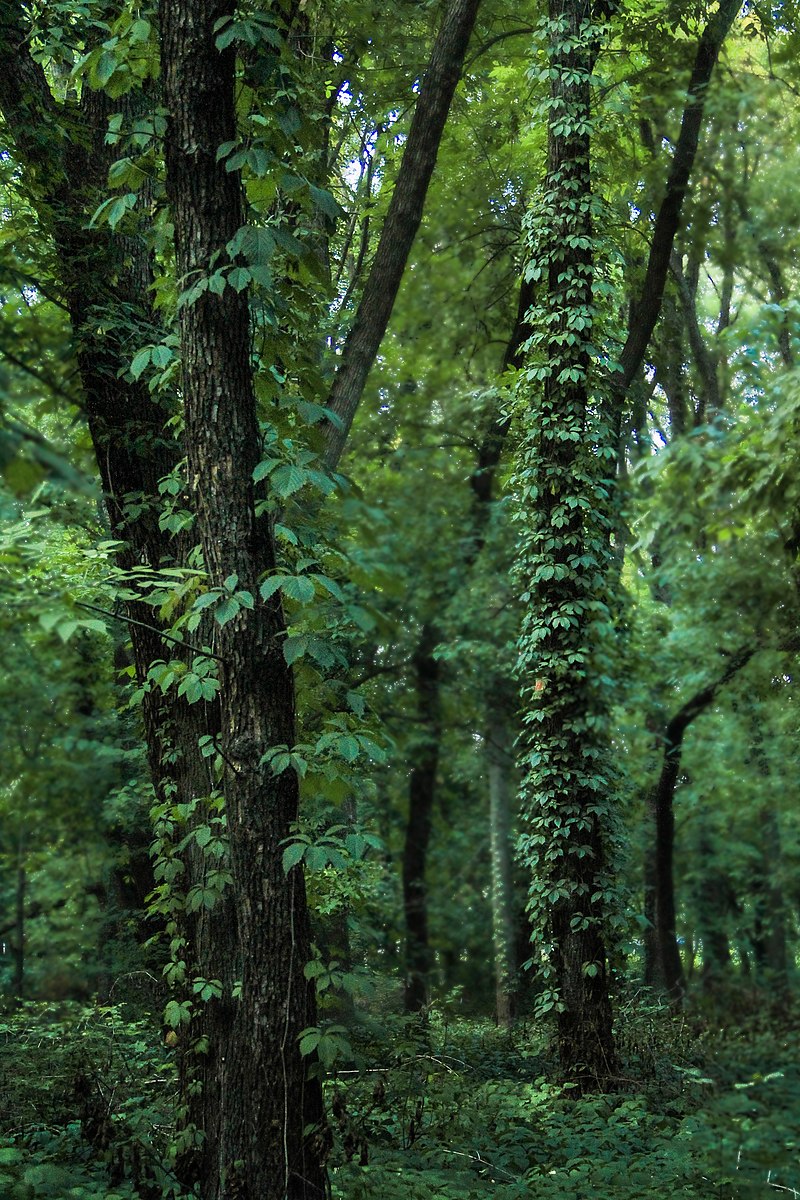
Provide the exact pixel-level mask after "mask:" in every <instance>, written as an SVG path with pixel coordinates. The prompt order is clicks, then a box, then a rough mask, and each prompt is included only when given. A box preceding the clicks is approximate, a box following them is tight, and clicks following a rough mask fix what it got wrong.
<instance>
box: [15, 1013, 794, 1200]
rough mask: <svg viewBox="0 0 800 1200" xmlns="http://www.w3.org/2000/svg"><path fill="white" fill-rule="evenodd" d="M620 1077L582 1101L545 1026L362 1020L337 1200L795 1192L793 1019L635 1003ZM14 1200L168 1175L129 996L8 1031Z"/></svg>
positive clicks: (154, 1058)
mask: <svg viewBox="0 0 800 1200" xmlns="http://www.w3.org/2000/svg"><path fill="white" fill-rule="evenodd" d="M618 1025H619V1030H620V1035H621V1041H622V1045H623V1049H624V1050H625V1054H626V1059H625V1067H624V1071H625V1075H624V1077H623V1078H622V1079H621V1080H620V1085H619V1091H618V1092H617V1093H615V1094H612V1095H606V1096H598V1097H585V1098H583V1099H580V1100H577V1101H576V1100H574V1099H571V1098H570V1096H569V1094H568V1093H565V1092H564V1091H562V1090H560V1089H559V1088H558V1087H557V1086H556V1085H555V1084H553V1083H552V1082H551V1076H550V1067H551V1062H550V1059H549V1057H548V1054H547V1052H546V1047H545V1044H544V1041H543V1039H542V1037H541V1036H540V1035H539V1034H538V1033H537V1031H536V1030H534V1029H532V1028H530V1027H525V1026H520V1027H519V1028H518V1030H517V1031H516V1032H515V1033H514V1034H513V1035H507V1034H504V1033H501V1032H500V1031H498V1030H496V1029H495V1028H494V1027H493V1026H491V1025H490V1024H488V1023H487V1022H478V1021H464V1020H463V1019H460V1018H448V1017H446V1016H445V1015H443V1014H441V1013H434V1014H432V1015H431V1017H430V1019H429V1021H428V1023H427V1025H425V1024H423V1023H419V1022H417V1023H413V1022H412V1023H409V1022H408V1020H406V1019H404V1018H399V1017H396V1018H395V1017H391V1016H389V1017H387V1018H383V1017H382V1018H381V1032H380V1036H376V1034H375V1031H374V1029H373V1028H372V1026H365V1027H364V1029H363V1031H362V1034H361V1037H360V1041H357V1042H356V1044H355V1049H354V1061H353V1063H352V1064H351V1065H350V1066H349V1067H347V1068H345V1069H342V1070H341V1071H339V1072H338V1074H337V1075H336V1077H335V1078H332V1079H331V1081H330V1082H329V1085H328V1087H329V1097H328V1099H329V1112H330V1114H331V1116H330V1120H331V1124H332V1126H333V1130H334V1134H335V1146H334V1151H333V1154H332V1158H331V1163H330V1166H331V1190H332V1195H333V1197H336V1198H339V1197H341V1198H342V1200H345V1198H346V1200H367V1198H371V1197H375V1200H378V1198H380V1200H394V1198H395V1197H396V1198H397V1200H462V1198H463V1200H466V1198H467V1197H481V1196H486V1197H489V1196H491V1197H495V1198H498V1200H515V1198H517V1197H527V1196H535V1197H536V1198H537V1200H593V1198H597V1200H610V1198H611V1200H641V1198H642V1197H648V1196H664V1195H667V1196H670V1197H697V1198H698V1200H699V1198H700V1197H702V1198H703V1200H706V1198H708V1197H718V1198H720V1200H748V1198H750V1197H754V1198H755V1197H758V1198H764V1200H767V1198H768V1197H771V1196H774V1197H784V1196H792V1195H797V1194H800V1021H798V1020H797V1019H796V1017H795V1018H791V1017H788V1016H785V1015H784V1016H783V1017H782V1018H781V1019H778V1018H776V1017H775V1016H774V1015H773V1016H771V1017H769V1018H767V1016H766V1015H761V1014H759V1013H758V1012H755V1013H754V1014H753V1015H751V1016H749V1017H748V1019H747V1021H746V1022H744V1021H743V1022H741V1023H737V1024H731V1023H728V1024H725V1025H724V1026H723V1025H722V1024H721V1023H720V1022H719V1021H717V1022H716V1023H713V1022H711V1020H710V1019H709V1018H707V1017H702V1016H700V1015H691V1016H687V1017H682V1018H670V1017H668V1016H667V1015H666V1014H665V1013H663V1012H659V1011H658V1010H656V1009H652V1008H647V1007H642V1006H638V1007H637V1008H636V1009H633V1010H630V1011H625V1012H623V1013H622V1014H621V1015H620V1017H619V1018H618ZM0 1037H2V1044H1V1045H0V1087H1V1088H2V1094H3V1096H4V1097H5V1098H6V1104H5V1106H4V1110H3V1115H2V1120H1V1122H0V1196H2V1197H3V1200H6V1198H8V1200H38V1198H40V1197H41V1198H50V1200H67V1198H68V1197H70V1198H71V1197H75V1198H76V1200H89V1198H99V1197H103V1198H104V1200H136V1198H139V1200H153V1198H160V1197H164V1196H172V1197H177V1196H179V1195H180V1192H179V1189H178V1187H177V1184H176V1183H175V1181H174V1178H173V1177H172V1175H171V1173H170V1160H171V1155H172V1153H173V1152H174V1141H173V1129H172V1126H171V1106H172V1100H173V1089H174V1079H175V1073H174V1063H173V1054H172V1052H171V1051H170V1050H169V1048H168V1047H167V1046H166V1045H165V1044H161V1043H160V1042H159V1040H158V1037H157V1035H156V1032H155V1029H154V1027H153V1023H152V1022H151V1021H149V1020H147V1019H146V1018H143V1017H141V1016H139V1017H138V1018H134V1017H132V1014H131V1013H130V1012H128V1011H126V1010H124V1009H123V1008H121V1007H110V1006H109V1007H98V1008H88V1007H82V1006H78V1005H63V1004H62V1005H59V1006H53V1005H26V1006H25V1007H24V1008H23V1009H22V1010H20V1011H18V1012H17V1013H14V1014H13V1015H6V1016H5V1018H4V1019H3V1020H2V1021H1V1022H0Z"/></svg>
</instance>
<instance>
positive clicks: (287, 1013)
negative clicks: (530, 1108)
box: [160, 0, 325, 1200]
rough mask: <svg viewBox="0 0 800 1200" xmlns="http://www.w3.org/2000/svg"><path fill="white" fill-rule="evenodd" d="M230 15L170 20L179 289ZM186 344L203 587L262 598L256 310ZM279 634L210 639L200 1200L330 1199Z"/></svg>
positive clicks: (167, 82)
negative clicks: (220, 985) (233, 989)
mask: <svg viewBox="0 0 800 1200" xmlns="http://www.w3.org/2000/svg"><path fill="white" fill-rule="evenodd" d="M228 11H229V9H228V8H226V6H225V4H224V3H222V2H221V0H162V3H161V5H160V18H161V33H162V70H163V80H164V97H165V102H166V107H167V111H168V114H169V115H168V125H167V137H166V165H167V193H168V196H169V199H170V203H171V208H172V214H173V220H174V225H175V249H176V259H177V270H178V278H179V279H181V280H182V281H184V283H185V282H186V281H192V280H193V279H196V278H197V277H198V276H197V272H203V273H205V272H208V271H209V269H210V267H211V264H212V261H213V259H214V256H215V255H219V254H220V253H223V254H224V247H225V246H226V244H227V243H228V242H229V241H230V240H231V239H232V238H233V236H234V235H235V234H236V232H237V231H238V230H239V228H240V227H241V226H242V225H243V223H244V217H243V204H242V196H241V185H240V181H239V179H238V177H237V176H236V174H235V173H232V172H228V171H226V170H225V165H224V163H222V164H219V163H217V158H216V151H217V147H218V146H220V145H221V144H222V143H223V142H230V141H232V140H235V138H236V136H237V131H236V116H235V104H234V66H235V61H234V54H233V51H232V50H225V51H222V52H220V51H218V50H217V48H216V44H215V32H214V25H215V22H216V21H218V20H219V19H220V18H221V17H222V16H224V15H225V14H226V13H227V12H228ZM180 331H181V348H182V368H183V395H184V412H185V425H186V435H185V437H186V448H187V453H188V463H189V486H190V490H191V494H192V499H193V502H194V511H195V513H196V515H197V531H198V534H199V537H200V540H201V544H202V550H203V557H204V561H205V567H206V570H207V573H208V578H209V583H210V585H211V586H212V587H222V586H223V584H224V581H225V580H226V579H230V578H231V577H232V576H235V577H236V581H237V582H236V587H237V588H238V589H240V590H244V591H247V592H249V593H250V595H251V596H252V597H258V594H259V592H258V585H259V582H260V580H261V578H262V576H263V574H264V573H265V572H269V571H270V570H272V569H273V568H274V566H275V545H274V541H273V535H272V529H271V526H270V524H269V521H268V519H267V518H266V517H262V518H257V517H256V514H255V497H254V485H253V471H254V469H255V467H256V465H257V464H258V462H259V459H260V456H261V455H260V435H259V429H258V423H257V418H256V401H255V393H254V387H253V378H252V368H251V363H250V324H249V311H248V299H247V295H246V294H245V293H237V292H235V291H234V290H233V288H231V287H226V288H225V290H224V291H223V292H222V294H221V295H219V296H218V295H214V294H212V293H211V292H206V293H204V294H202V295H201V296H200V297H199V298H198V299H197V300H196V301H195V302H194V303H187V304H184V305H183V307H182V308H181V310H180ZM285 629H286V627H285V622H284V618H283V613H282V610H281V605H280V601H279V598H278V597H277V596H273V597H271V598H270V600H269V601H268V602H266V603H260V602H258V601H256V603H255V606H254V608H252V609H247V608H242V609H240V610H239V612H238V614H237V615H236V616H235V617H233V619H231V620H230V621H229V622H228V623H227V624H225V625H224V626H223V627H222V628H220V629H219V630H218V631H217V632H216V650H217V654H218V656H219V661H220V667H219V680H220V691H219V708H220V727H221V737H222V743H223V750H224V756H225V762H226V770H225V777H224V782H223V789H224V794H225V799H226V812H227V827H228V836H229V844H230V863H231V874H232V884H231V904H232V909H233V923H232V926H231V928H229V929H228V930H226V931H225V933H226V934H227V938H228V941H229V950H228V957H229V958H234V959H236V960H238V962H237V965H238V966H239V968H240V969H241V993H240V999H239V1000H238V1003H236V1004H235V1005H233V1006H232V1010H231V1013H232V1018H233V1025H232V1028H231V1029H230V1032H229V1036H228V1038H227V1044H226V1047H225V1055H224V1058H222V1057H221V1058H220V1059H219V1060H218V1066H217V1070H218V1086H217V1088H216V1089H214V1091H215V1094H214V1095H213V1101H214V1105H215V1106H216V1105H218V1106H219V1111H218V1113H216V1112H211V1111H209V1105H208V1100H207V1098H206V1097H205V1096H204V1097H201V1109H202V1117H203V1118H204V1120H203V1128H204V1129H205V1130H206V1144H205V1146H204V1147H203V1153H202V1163H203V1171H202V1176H201V1178H200V1181H199V1182H200V1184H201V1189H202V1195H203V1197H204V1200H222V1198H223V1196H230V1195H232V1194H234V1193H235V1194H236V1195H237V1196H241V1197H243V1198H246V1200H286V1198H287V1197H288V1198H289V1200H295V1198H300V1197H318V1196H322V1195H323V1194H324V1191H325V1177H324V1165H323V1154H322V1151H323V1149H324V1137H323V1131H322V1128H321V1122H322V1097H321V1089H320V1083H319V1079H318V1077H315V1078H313V1079H307V1078H306V1075H307V1070H306V1068H307V1065H308V1064H307V1063H306V1062H305V1061H304V1060H303V1058H302V1057H301V1055H300V1049H299V1035H300V1033H301V1031H302V1030H303V1029H304V1028H306V1027H308V1026H313V1025H315V1023H316V1013H315V1002H314V995H313V989H312V988H311V986H310V985H309V984H308V983H307V981H306V979H305V976H304V967H305V964H306V963H307V962H308V960H309V958H310V945H309V928H308V913H307V907H306V897H305V887H304V881H303V876H302V872H301V871H300V869H299V868H294V869H293V870H292V871H290V872H289V874H288V876H287V875H285V874H284V871H283V867H282V861H281V859H282V852H283V846H284V843H285V840H286V838H287V837H288V836H289V834H290V831H291V827H292V825H293V823H294V822H295V821H296V819H297V810H298V780H297V776H296V774H295V773H294V772H293V771H290V770H287V771H284V772H283V773H282V774H280V775H278V776H275V775H274V774H273V772H272V770H271V768H270V767H269V765H268V764H266V763H264V761H263V756H264V754H265V752H266V751H267V750H268V749H269V748H271V747H273V746H276V745H279V744H284V745H289V746H292V745H294V743H295V740H296V739H295V729H294V720H295V717H294V691H293V680H292V676H291V671H290V669H289V668H288V667H287V665H286V661H285V659H284V656H283V636H284V634H285ZM196 753H197V752H196ZM219 932H221V931H219ZM237 939H238V953H237ZM217 1003H218V1002H216V1001H211V1002H210V1004H209V1007H210V1008H213V1007H214V1006H215V1004H217ZM225 1003H226V1004H227V1005H229V1003H230V1001H229V998H228V997H226V998H225ZM209 1127H210V1128H215V1129H216V1131H217V1136H216V1137H215V1138H213V1139H211V1138H209V1135H208V1129H209Z"/></svg>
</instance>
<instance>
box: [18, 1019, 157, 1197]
mask: <svg viewBox="0 0 800 1200" xmlns="http://www.w3.org/2000/svg"><path fill="white" fill-rule="evenodd" d="M172 1059H173V1056H172V1055H171V1054H170V1053H169V1051H168V1050H167V1049H166V1047H165V1046H164V1045H163V1043H162V1042H161V1040H160V1030H159V1028H158V1027H157V1026H156V1024H155V1023H154V1022H153V1021H152V1020H151V1019H148V1018H147V1017H145V1016H143V1015H142V1014H141V1013H136V1012H135V1011H133V1010H131V1009H130V1008H129V1007H128V1006H126V1005H104V1006H103V1005H100V1006H87V1005H82V1004H77V1003H61V1004H25V1005H23V1006H22V1007H21V1008H20V1009H18V1010H16V1011H14V1012H13V1013H7V1014H5V1015H3V1016H0V1096H2V1098H3V1102H4V1103H3V1105H2V1107H0V1197H1V1198H2V1200H161V1198H162V1197H167V1196H171V1195H173V1194H175V1195H177V1189H173V1182H174V1181H173V1180H172V1178H171V1175H170V1172H169V1169H168V1167H167V1166H165V1163H167V1161H168V1159H169V1153H170V1145H169V1144H170V1138H171V1129H170V1125H169V1112H170V1108H171V1103H172V1099H173V1096H174V1086H175V1071H174V1063H173V1061H172Z"/></svg>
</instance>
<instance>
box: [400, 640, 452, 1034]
mask: <svg viewBox="0 0 800 1200" xmlns="http://www.w3.org/2000/svg"><path fill="white" fill-rule="evenodd" d="M438 641H439V638H438V635H437V631H436V629H435V627H434V626H433V625H432V624H430V623H428V624H425V625H424V626H423V628H422V632H421V634H420V640H419V645H418V646H417V650H416V653H415V655H414V663H413V666H414V681H415V689H416V697H417V711H418V718H419V740H418V748H417V751H416V755H415V762H414V765H413V767H412V768H411V775H410V778H409V785H408V822H407V824H406V837H405V846H404V849H403V911H404V914H405V924H406V979H405V989H404V1004H405V1009H406V1012H419V1010H420V1009H421V1008H424V1007H425V1005H426V1004H427V1002H428V985H429V978H430V971H431V949H430V942H429V938H428V889H427V885H426V881H425V871H426V865H427V860H428V848H429V846H430V840H431V828H432V825H433V808H434V803H435V800H436V774H437V771H438V768H439V746H440V742H441V737H442V714H441V667H440V665H439V661H438V659H436V658H434V657H433V651H434V649H435V648H436V645H437V642H438Z"/></svg>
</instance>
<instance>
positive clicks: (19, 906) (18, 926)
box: [13, 839, 28, 1004]
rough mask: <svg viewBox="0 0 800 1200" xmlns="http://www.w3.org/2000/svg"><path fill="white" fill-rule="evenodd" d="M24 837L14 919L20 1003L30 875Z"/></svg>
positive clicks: (15, 989)
mask: <svg viewBox="0 0 800 1200" xmlns="http://www.w3.org/2000/svg"><path fill="white" fill-rule="evenodd" d="M21 841H22V839H20V847H19V864H18V866H17V887H16V897H15V898H16V907H15V920H14V984H13V996H14V1000H15V1001H16V1002H17V1003H18V1004H19V1003H21V1002H22V1001H23V1000H24V999H25V899H26V896H27V886H28V876H27V873H26V871H25V862H24V858H23V853H22V844H21Z"/></svg>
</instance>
